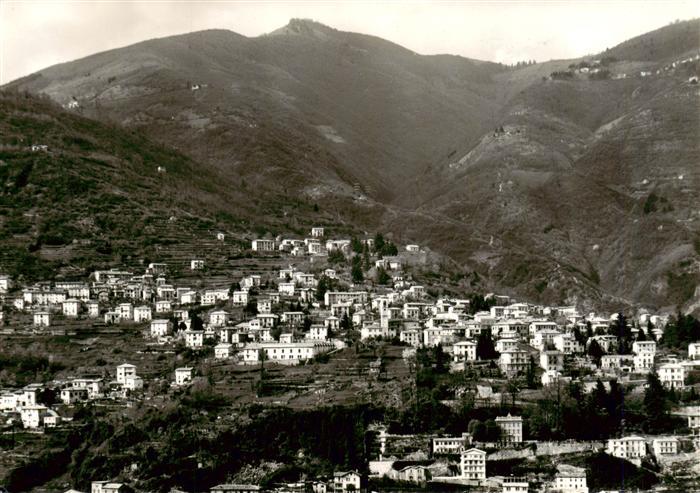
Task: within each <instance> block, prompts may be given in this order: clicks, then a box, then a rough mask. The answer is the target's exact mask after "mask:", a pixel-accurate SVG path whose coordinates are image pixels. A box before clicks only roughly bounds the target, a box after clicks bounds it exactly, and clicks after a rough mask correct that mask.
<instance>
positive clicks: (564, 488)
mask: <svg viewBox="0 0 700 493" xmlns="http://www.w3.org/2000/svg"><path fill="white" fill-rule="evenodd" d="M558 469H559V470H558V471H557V474H556V476H554V490H555V491H558V492H560V493H588V485H587V482H586V470H585V469H583V468H580V467H574V466H569V465H566V464H560V465H559V466H558Z"/></svg>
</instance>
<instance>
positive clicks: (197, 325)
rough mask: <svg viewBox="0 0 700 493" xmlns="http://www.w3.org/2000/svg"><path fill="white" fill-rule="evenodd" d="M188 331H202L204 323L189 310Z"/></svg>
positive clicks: (195, 313)
mask: <svg viewBox="0 0 700 493" xmlns="http://www.w3.org/2000/svg"><path fill="white" fill-rule="evenodd" d="M190 329H191V330H204V322H203V321H202V319H201V318H200V317H199V314H198V313H197V312H196V311H194V310H190Z"/></svg>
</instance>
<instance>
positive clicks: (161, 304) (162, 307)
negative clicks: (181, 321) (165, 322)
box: [156, 300, 173, 313]
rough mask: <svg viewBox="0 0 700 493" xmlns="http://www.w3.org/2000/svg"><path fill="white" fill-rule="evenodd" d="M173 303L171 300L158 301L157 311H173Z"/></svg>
mask: <svg viewBox="0 0 700 493" xmlns="http://www.w3.org/2000/svg"><path fill="white" fill-rule="evenodd" d="M172 309H173V304H172V302H171V301H170V300H158V301H156V313H168V312H170V311H172Z"/></svg>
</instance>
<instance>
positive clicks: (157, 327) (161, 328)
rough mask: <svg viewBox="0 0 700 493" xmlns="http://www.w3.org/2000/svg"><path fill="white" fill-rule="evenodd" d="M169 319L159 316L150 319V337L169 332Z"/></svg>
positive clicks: (163, 335) (162, 335)
mask: <svg viewBox="0 0 700 493" xmlns="http://www.w3.org/2000/svg"><path fill="white" fill-rule="evenodd" d="M170 329H171V323H170V320H167V319H164V318H161V319H156V320H151V337H165V336H167V335H169V334H170Z"/></svg>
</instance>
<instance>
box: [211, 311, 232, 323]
mask: <svg viewBox="0 0 700 493" xmlns="http://www.w3.org/2000/svg"><path fill="white" fill-rule="evenodd" d="M227 323H228V312H227V311H225V310H217V311H215V312H211V313H210V314H209V325H211V326H212V327H223V326H224V325H226V324H227Z"/></svg>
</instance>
